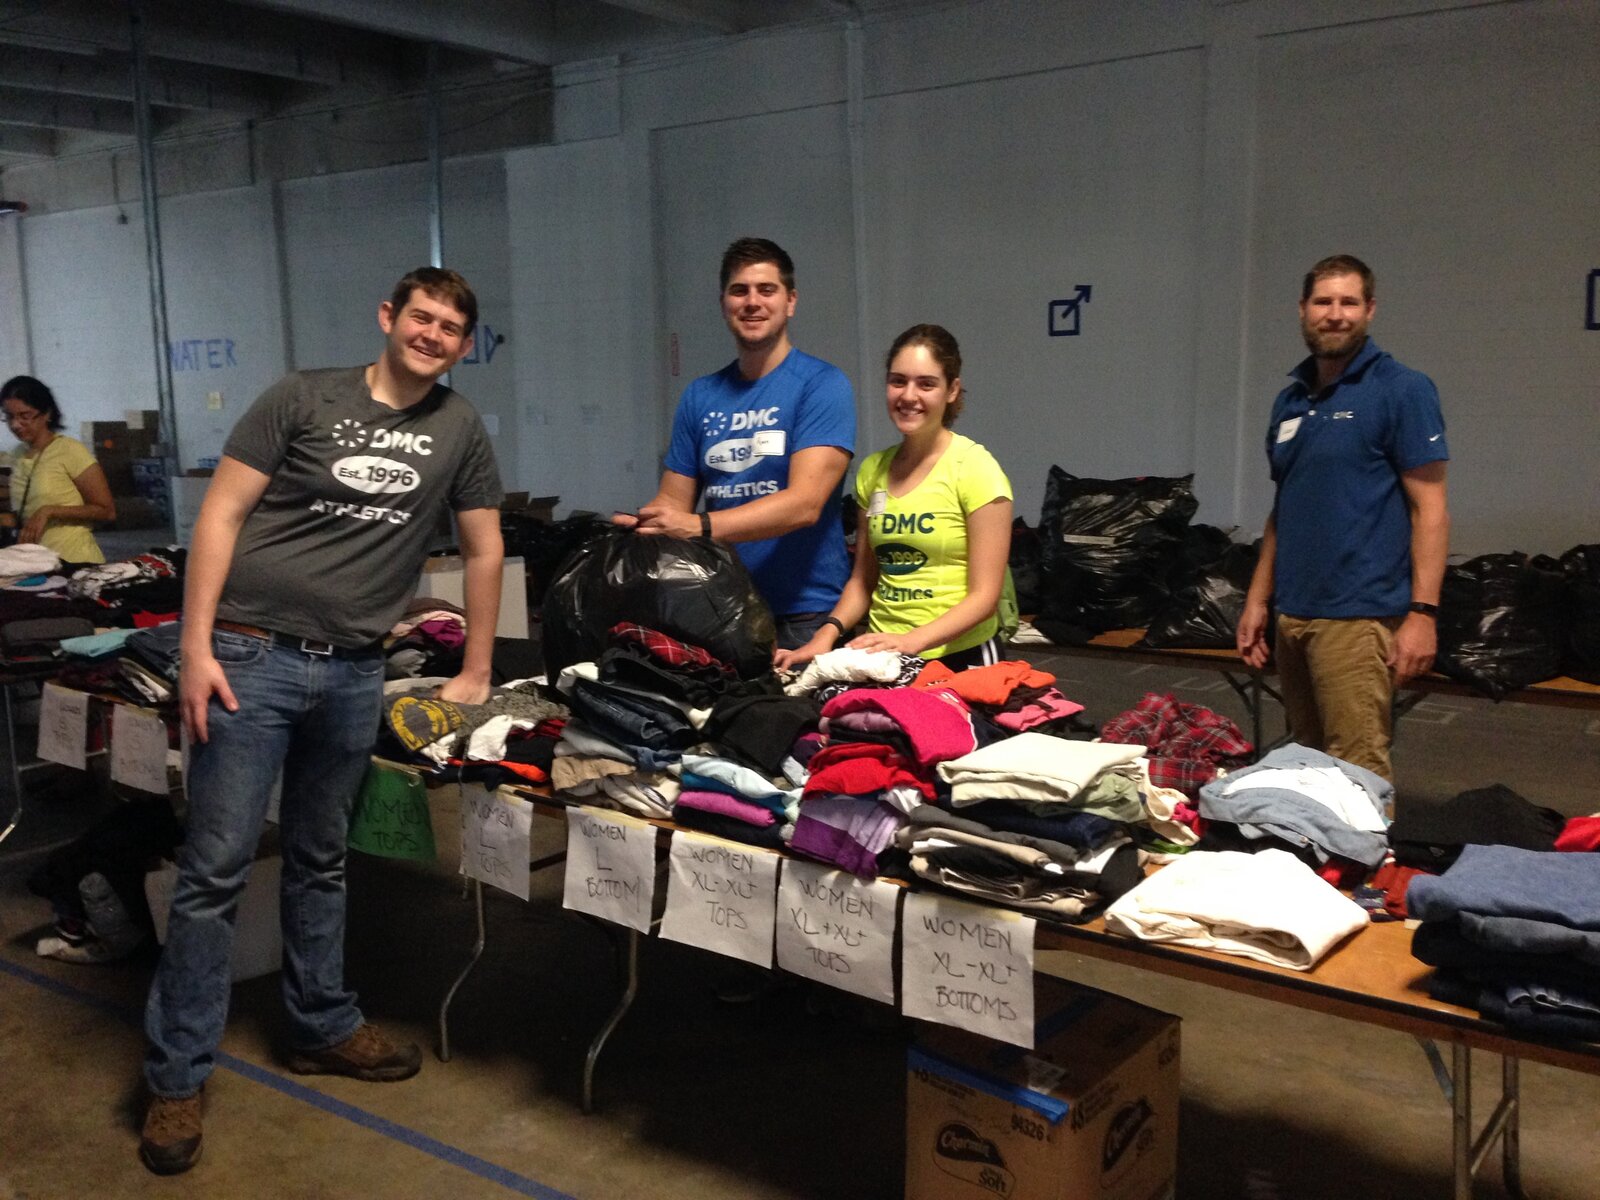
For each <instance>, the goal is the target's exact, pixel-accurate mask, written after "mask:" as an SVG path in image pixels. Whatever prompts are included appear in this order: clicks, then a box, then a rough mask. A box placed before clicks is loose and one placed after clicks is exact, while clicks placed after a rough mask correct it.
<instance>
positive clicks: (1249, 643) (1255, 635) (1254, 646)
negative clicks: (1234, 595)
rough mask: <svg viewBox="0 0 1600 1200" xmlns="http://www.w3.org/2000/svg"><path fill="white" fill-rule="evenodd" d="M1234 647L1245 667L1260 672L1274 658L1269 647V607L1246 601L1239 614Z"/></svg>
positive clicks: (1254, 601)
mask: <svg viewBox="0 0 1600 1200" xmlns="http://www.w3.org/2000/svg"><path fill="white" fill-rule="evenodd" d="M1234 645H1235V646H1236V647H1237V648H1238V650H1239V657H1240V658H1242V659H1244V664H1245V666H1247V667H1249V668H1250V669H1251V670H1254V671H1259V670H1261V669H1262V668H1263V667H1265V666H1266V665H1267V661H1268V660H1269V659H1270V658H1271V657H1272V649H1271V647H1269V646H1268V645H1267V606H1266V605H1265V604H1263V603H1261V602H1260V601H1258V600H1246V601H1245V603H1244V611H1243V612H1242V613H1240V614H1239V628H1238V629H1237V630H1236V631H1235V633H1234Z"/></svg>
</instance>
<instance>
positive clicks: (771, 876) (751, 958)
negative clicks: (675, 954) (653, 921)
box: [661, 831, 778, 967]
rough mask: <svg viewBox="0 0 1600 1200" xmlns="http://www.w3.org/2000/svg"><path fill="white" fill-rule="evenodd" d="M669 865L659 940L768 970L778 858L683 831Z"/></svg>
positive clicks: (674, 844)
mask: <svg viewBox="0 0 1600 1200" xmlns="http://www.w3.org/2000/svg"><path fill="white" fill-rule="evenodd" d="M668 863H669V874H668V876H667V911H666V915H665V916H663V917H662V918H661V936H662V937H664V938H666V939H668V940H669V941H673V942H684V943H686V944H688V945H690V946H700V947H702V948H704V949H706V950H713V951H715V952H716V953H718V954H726V955H727V956H728V957H730V958H741V959H743V960H744V961H745V962H749V963H755V964H756V966H758V967H770V966H771V965H772V926H773V914H774V912H775V906H776V904H777V901H778V856H777V855H776V854H769V853H767V852H766V851H763V850H757V849H755V848H753V847H751V846H741V845H740V844H739V843H738V842H725V841H723V840H721V839H720V838H712V837H705V836H704V835H702V834H698V833H686V832H682V831H680V832H678V833H674V834H673V835H672V850H671V853H670V854H669V855H668Z"/></svg>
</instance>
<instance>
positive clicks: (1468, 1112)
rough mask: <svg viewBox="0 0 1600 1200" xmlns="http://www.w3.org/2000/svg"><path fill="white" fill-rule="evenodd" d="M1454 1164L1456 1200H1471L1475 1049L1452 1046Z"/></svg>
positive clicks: (1453, 1043)
mask: <svg viewBox="0 0 1600 1200" xmlns="http://www.w3.org/2000/svg"><path fill="white" fill-rule="evenodd" d="M1450 1066H1451V1071H1450V1083H1451V1087H1450V1092H1451V1095H1450V1136H1451V1156H1450V1157H1451V1163H1452V1165H1453V1168H1454V1169H1453V1174H1454V1176H1455V1200H1472V1049H1471V1047H1469V1046H1466V1045H1464V1044H1462V1043H1461V1042H1451V1043H1450Z"/></svg>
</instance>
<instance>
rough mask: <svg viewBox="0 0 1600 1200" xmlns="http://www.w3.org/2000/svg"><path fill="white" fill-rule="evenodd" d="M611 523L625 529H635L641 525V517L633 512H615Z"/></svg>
mask: <svg viewBox="0 0 1600 1200" xmlns="http://www.w3.org/2000/svg"><path fill="white" fill-rule="evenodd" d="M611 523H612V524H613V525H620V526H622V528H624V529H635V528H637V527H638V525H639V518H638V517H637V516H635V515H634V514H633V513H625V512H615V513H612V514H611Z"/></svg>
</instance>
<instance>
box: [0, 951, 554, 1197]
mask: <svg viewBox="0 0 1600 1200" xmlns="http://www.w3.org/2000/svg"><path fill="white" fill-rule="evenodd" d="M0 972H4V973H5V974H7V975H11V976H14V977H15V978H17V979H20V980H22V981H23V982H24V983H29V984H32V985H33V986H34V987H36V988H39V989H41V990H43V991H46V992H50V993H52V994H54V995H57V996H61V997H63V998H64V999H67V1000H71V1001H73V1002H74V1003H77V1004H82V1005H84V1006H85V1007H87V1008H92V1009H94V1010H95V1011H96V1012H101V1013H105V1014H106V1015H107V1016H111V1017H115V1018H116V1019H117V1020H119V1021H123V1022H125V1023H127V1024H130V1025H133V1026H136V1027H137V1026H139V1025H140V1024H142V1021H143V1015H142V1013H141V1011H140V1009H138V1008H136V1007H133V1006H131V1005H126V1004H118V1003H116V1002H115V1001H111V1000H103V999H101V998H100V997H99V996H95V995H92V994H91V993H89V992H85V991H83V990H82V989H80V988H76V987H74V986H73V985H72V984H70V983H62V982H61V981H60V980H59V979H53V978H51V977H50V976H49V975H46V974H44V973H42V972H40V971H35V970H32V969H30V968H28V967H25V966H23V965H22V964H20V963H14V962H11V961H9V960H8V959H5V958H0ZM217 1065H218V1066H219V1067H223V1068H225V1069H227V1070H229V1071H232V1072H233V1073H234V1074H236V1075H242V1076H244V1077H245V1078H246V1079H248V1080H251V1081H252V1082H254V1083H259V1084H262V1085H263V1086H265V1087H269V1088H272V1089H273V1090H274V1091H277V1092H281V1093H282V1094H283V1095H285V1096H288V1097H290V1098H291V1099H294V1100H299V1101H300V1102H301V1103H303V1104H309V1105H311V1106H312V1107H313V1108H319V1109H321V1110H322V1111H323V1112H325V1113H328V1114H330V1115H331V1116H335V1117H341V1118H343V1119H344V1120H346V1121H349V1122H350V1123H351V1124H353V1125H359V1126H361V1128H363V1129H370V1130H371V1131H372V1132H374V1133H377V1134H381V1135H382V1136H384V1137H386V1138H389V1139H390V1140H392V1141H396V1142H399V1143H401V1144H402V1145H405V1146H410V1147H411V1148H412V1149H413V1150H419V1151H421V1152H422V1153H423V1154H427V1155H430V1156H432V1157H433V1158H437V1159H439V1160H440V1161H441V1162H445V1163H449V1164H450V1165H451V1166H453V1167H459V1168H460V1169H461V1170H463V1171H469V1172H471V1173H472V1174H474V1175H476V1176H478V1177H479V1178H480V1179H487V1180H489V1181H490V1182H491V1183H498V1184H499V1185H500V1186H501V1187H505V1188H509V1189H510V1190H511V1191H513V1192H516V1193H517V1194H518V1195H521V1196H531V1197H533V1198H534V1200H575V1198H574V1197H573V1196H570V1195H568V1194H567V1193H566V1192H562V1191H558V1190H556V1189H555V1188H553V1187H548V1186H546V1185H545V1184H542V1183H540V1182H539V1181H538V1180H537V1179H529V1178H528V1177H527V1176H525V1175H518V1174H517V1173H516V1172H515V1171H511V1170H507V1169H506V1168H505V1167H502V1166H499V1165H497V1164H495V1163H492V1162H489V1161H488V1160H487V1159H483V1158H479V1157H478V1156H477V1155H476V1154H469V1153H467V1152H466V1151H465V1150H460V1149H457V1148H456V1147H455V1146H451V1145H448V1144H447V1143H445V1142H441V1141H439V1140H438V1139H437V1138H431V1137H429V1136H428V1135H427V1134H425V1133H419V1132H418V1131H417V1130H415V1129H409V1128H407V1127H406V1126H404V1125H400V1124H397V1123H395V1122H394V1121H390V1120H388V1119H387V1118H385V1117H380V1116H378V1115H377V1114H376V1113H370V1112H367V1111H366V1110H365V1109H362V1108H357V1107H356V1106H355V1105H353V1104H346V1103H345V1102H344V1101H343V1100H336V1099H335V1098H334V1097H332V1096H329V1095H326V1094H324V1093H322V1092H319V1091H317V1090H316V1089H315V1088H309V1087H306V1086H305V1085H304V1084H300V1083H296V1082H295V1081H294V1080H292V1079H286V1078H284V1077H283V1076H282V1075H279V1074H277V1073H276V1072H273V1071H269V1070H267V1069H266V1068H265V1067H260V1066H257V1065H256V1064H255V1063H252V1062H246V1061H245V1060H244V1059H242V1058H236V1057H234V1056H233V1055H231V1054H224V1053H221V1052H219V1053H218V1054H217Z"/></svg>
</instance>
